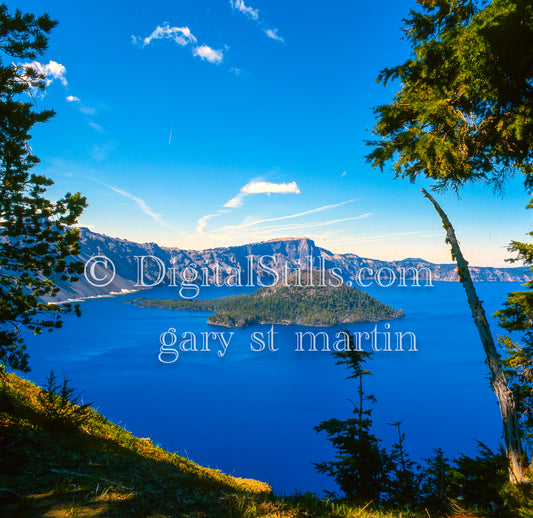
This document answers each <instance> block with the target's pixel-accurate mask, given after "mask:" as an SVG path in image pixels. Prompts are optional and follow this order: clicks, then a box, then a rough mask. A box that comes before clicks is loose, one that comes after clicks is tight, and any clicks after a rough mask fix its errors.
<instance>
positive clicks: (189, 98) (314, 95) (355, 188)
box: [9, 0, 530, 266]
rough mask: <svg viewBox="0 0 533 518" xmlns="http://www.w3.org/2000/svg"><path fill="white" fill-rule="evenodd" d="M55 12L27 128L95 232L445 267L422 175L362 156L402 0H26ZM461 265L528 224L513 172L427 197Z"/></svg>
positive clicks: (398, 56)
mask: <svg viewBox="0 0 533 518" xmlns="http://www.w3.org/2000/svg"><path fill="white" fill-rule="evenodd" d="M9 5H10V8H11V9H13V8H15V7H19V8H20V9H22V10H25V11H31V12H34V13H36V14H37V13H42V12H43V11H44V9H45V10H46V12H48V13H49V14H50V15H51V16H52V17H53V18H54V19H56V20H58V21H59V25H58V27H56V29H55V30H54V31H53V33H52V36H51V39H50V48H49V50H48V52H47V53H46V55H45V56H43V57H41V58H39V62H40V64H41V65H42V66H43V67H44V68H43V70H44V71H46V72H47V73H48V78H49V80H50V85H49V88H48V90H47V94H46V96H45V97H43V98H40V99H38V100H37V102H38V105H39V108H42V109H44V108H50V107H52V108H54V109H55V110H56V112H57V116H56V117H55V118H54V119H53V120H52V121H50V122H48V123H47V124H45V125H42V126H40V127H39V128H38V129H37V130H36V131H34V138H33V140H32V143H31V144H32V147H33V149H34V151H35V152H36V154H37V155H38V156H39V157H40V158H41V160H42V164H41V165H40V166H39V168H40V170H41V171H42V172H44V173H45V174H47V175H48V176H50V177H52V178H53V179H54V181H55V185H54V187H52V188H51V190H50V195H51V196H52V197H57V196H59V195H61V194H62V193H64V192H66V191H77V190H79V191H81V192H82V193H83V194H84V195H86V196H87V198H88V201H89V207H88V208H87V210H86V212H85V213H84V215H83V216H82V218H81V223H82V224H83V225H85V226H88V227H90V228H91V229H93V230H94V231H96V232H101V233H104V234H107V235H110V236H116V237H122V238H126V239H130V240H133V241H141V242H145V241H154V242H157V243H159V244H161V245H165V246H177V247H180V248H207V247H214V246H229V245H233V244H242V243H248V242H254V241H260V240H266V239H272V238H276V237H287V236H294V237H298V236H307V237H310V238H313V239H314V240H315V241H316V242H317V244H318V245H320V246H323V247H325V248H327V249H329V250H331V251H333V252H338V253H345V252H353V253H356V254H358V255H361V256H366V257H373V258H381V259H402V258H405V257H423V258H425V259H428V260H432V261H436V262H451V259H450V254H449V251H448V248H447V246H446V245H445V244H444V235H443V231H442V229H441V224H440V220H439V219H438V216H437V215H436V213H435V212H434V210H433V208H432V206H431V205H430V204H429V202H428V201H427V200H425V199H424V198H423V197H422V195H421V194H420V188H421V187H423V186H427V185H426V184H425V183H424V182H418V183H416V184H410V183H409V182H407V181H403V180H394V178H393V175H392V173H390V172H384V173H380V172H379V171H376V170H373V169H371V168H370V166H369V165H368V164H367V163H366V162H365V158H364V156H365V154H367V153H368V152H369V149H368V148H367V146H365V144H364V140H365V139H369V138H371V132H370V129H371V128H372V126H373V124H374V121H373V115H372V110H371V108H372V107H373V106H376V105H377V104H380V103H384V102H387V101H388V100H389V99H390V98H391V96H392V95H393V93H394V85H392V86H391V87H389V88H387V89H384V88H383V87H382V86H381V85H378V84H377V83H376V81H375V79H376V76H377V74H378V72H379V70H380V69H382V68H383V67H385V66H391V65H394V64H396V63H398V62H401V61H403V60H404V59H406V57H407V56H408V52H409V49H408V47H407V44H406V42H405V41H403V40H402V39H401V36H402V33H401V31H400V26H401V25H402V18H404V17H405V16H406V15H407V14H408V10H409V8H410V7H411V6H412V5H413V3H412V2H409V1H405V2H396V1H392V0H386V1H383V2H379V3H376V2H371V1H359V0H341V1H337V2H330V3H324V2H316V1H309V0H307V1H302V0H290V1H287V0H285V1H281V0H269V1H266V0H246V1H244V2H243V1H242V0H233V1H230V0H176V1H173V2H169V1H158V0H156V1H152V2H138V1H130V2H128V3H127V4H125V3H122V2H121V3H119V2H110V1H107V2H102V1H100V0H96V1H91V2H87V1H80V2H65V1H60V0H58V1H53V0H48V1H47V2H46V7H45V8H44V7H43V2H41V1H33V0H27V1H24V2H14V3H11V4H9ZM438 199H439V201H440V202H441V204H442V205H443V207H444V208H445V210H446V211H447V212H448V214H449V216H450V218H451V220H452V222H453V223H454V225H455V227H456V231H457V234H458V236H459V238H460V240H461V243H462V245H463V248H464V253H465V255H466V256H467V258H468V259H469V260H470V262H471V263H472V264H477V265H495V266H499V265H504V264H505V263H504V258H505V257H506V256H507V253H506V251H505V245H506V244H507V242H508V241H509V240H510V239H521V238H522V237H523V236H524V234H525V233H526V232H528V231H529V226H530V224H529V220H530V218H529V217H528V214H527V212H526V210H525V209H524V208H523V207H524V206H525V205H526V203H527V201H528V197H527V196H526V194H525V193H524V192H523V189H522V187H521V184H520V181H519V180H516V181H513V182H511V183H510V184H509V186H508V188H507V190H506V193H505V195H504V196H503V197H499V198H498V197H496V196H494V195H493V194H492V193H491V192H490V190H488V189H487V188H485V187H483V186H481V185H480V186H475V187H470V188H468V189H466V190H465V191H463V192H462V193H461V199H458V198H457V196H455V195H454V194H452V193H447V194H445V195H438Z"/></svg>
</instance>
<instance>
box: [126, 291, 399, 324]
mask: <svg viewBox="0 0 533 518" xmlns="http://www.w3.org/2000/svg"><path fill="white" fill-rule="evenodd" d="M135 303H136V304H138V305H140V306H142V307H147V308H164V309H177V310H189V311H214V312H215V314H214V315H210V316H209V319H208V322H209V323H210V324H216V325H221V326H226V327H247V326H251V325H254V324H298V325H303V326H331V325H336V324H351V323H356V322H377V321H379V320H388V319H392V318H400V317H403V316H404V314H403V311H401V310H399V311H398V310H395V309H394V308H392V307H390V306H388V305H386V304H383V303H381V302H380V301H379V300H377V299H376V298H374V297H372V296H371V295H368V294H367V293H365V292H363V291H360V290H358V289H356V288H353V287H350V286H347V285H345V284H343V285H341V286H338V287H324V286H285V285H283V286H277V287H275V288H260V289H258V290H257V291H256V292H254V293H252V294H250V295H237V296H232V297H224V298H220V299H216V300H181V299H180V300H170V299H136V300H135Z"/></svg>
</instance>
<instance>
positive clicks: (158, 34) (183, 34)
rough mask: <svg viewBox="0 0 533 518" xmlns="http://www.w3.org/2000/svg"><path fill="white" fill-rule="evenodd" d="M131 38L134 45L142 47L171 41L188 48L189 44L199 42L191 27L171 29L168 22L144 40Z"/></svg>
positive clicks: (159, 26)
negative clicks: (167, 40)
mask: <svg viewBox="0 0 533 518" xmlns="http://www.w3.org/2000/svg"><path fill="white" fill-rule="evenodd" d="M131 38H132V43H134V44H135V45H140V46H141V47H146V46H147V45H150V43H152V41H153V40H165V39H170V40H172V41H174V42H175V43H177V44H178V45H180V46H182V47H185V46H187V45H188V44H189V43H196V41H197V39H196V37H195V36H194V35H193V34H192V33H191V31H190V29H189V27H170V25H169V24H168V22H165V23H164V24H163V25H158V26H157V27H156V28H155V29H154V30H153V31H152V34H150V35H149V36H146V38H144V39H143V38H138V37H136V36H132V37H131Z"/></svg>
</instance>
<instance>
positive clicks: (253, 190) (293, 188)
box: [224, 181, 300, 209]
mask: <svg viewBox="0 0 533 518" xmlns="http://www.w3.org/2000/svg"><path fill="white" fill-rule="evenodd" d="M272 193H276V194H290V193H293V194H300V188H299V187H298V185H297V184H296V182H290V183H272V182H258V181H252V182H249V183H247V184H246V185H245V186H244V187H241V191H240V192H239V194H237V195H236V196H234V197H233V198H231V200H229V201H227V202H226V203H225V204H224V207H228V208H230V209H237V208H239V207H242V204H243V202H244V198H245V197H246V196H248V195H250V194H272Z"/></svg>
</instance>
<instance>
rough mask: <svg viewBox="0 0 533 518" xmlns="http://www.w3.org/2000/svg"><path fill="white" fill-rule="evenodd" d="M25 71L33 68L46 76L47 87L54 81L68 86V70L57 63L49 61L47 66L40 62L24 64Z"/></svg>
mask: <svg viewBox="0 0 533 518" xmlns="http://www.w3.org/2000/svg"><path fill="white" fill-rule="evenodd" d="M22 66H23V67H24V69H27V68H33V70H35V72H37V73H38V74H42V75H44V76H46V86H48V85H49V84H50V83H51V82H52V81H53V80H54V79H57V80H58V81H60V82H61V84H62V85H63V86H67V84H68V83H67V78H66V77H65V76H66V74H67V69H66V68H65V67H64V66H63V65H62V64H61V63H57V62H56V61H49V62H48V64H47V65H43V64H42V63H39V62H38V61H32V62H31V63H24V64H23V65H22Z"/></svg>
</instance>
